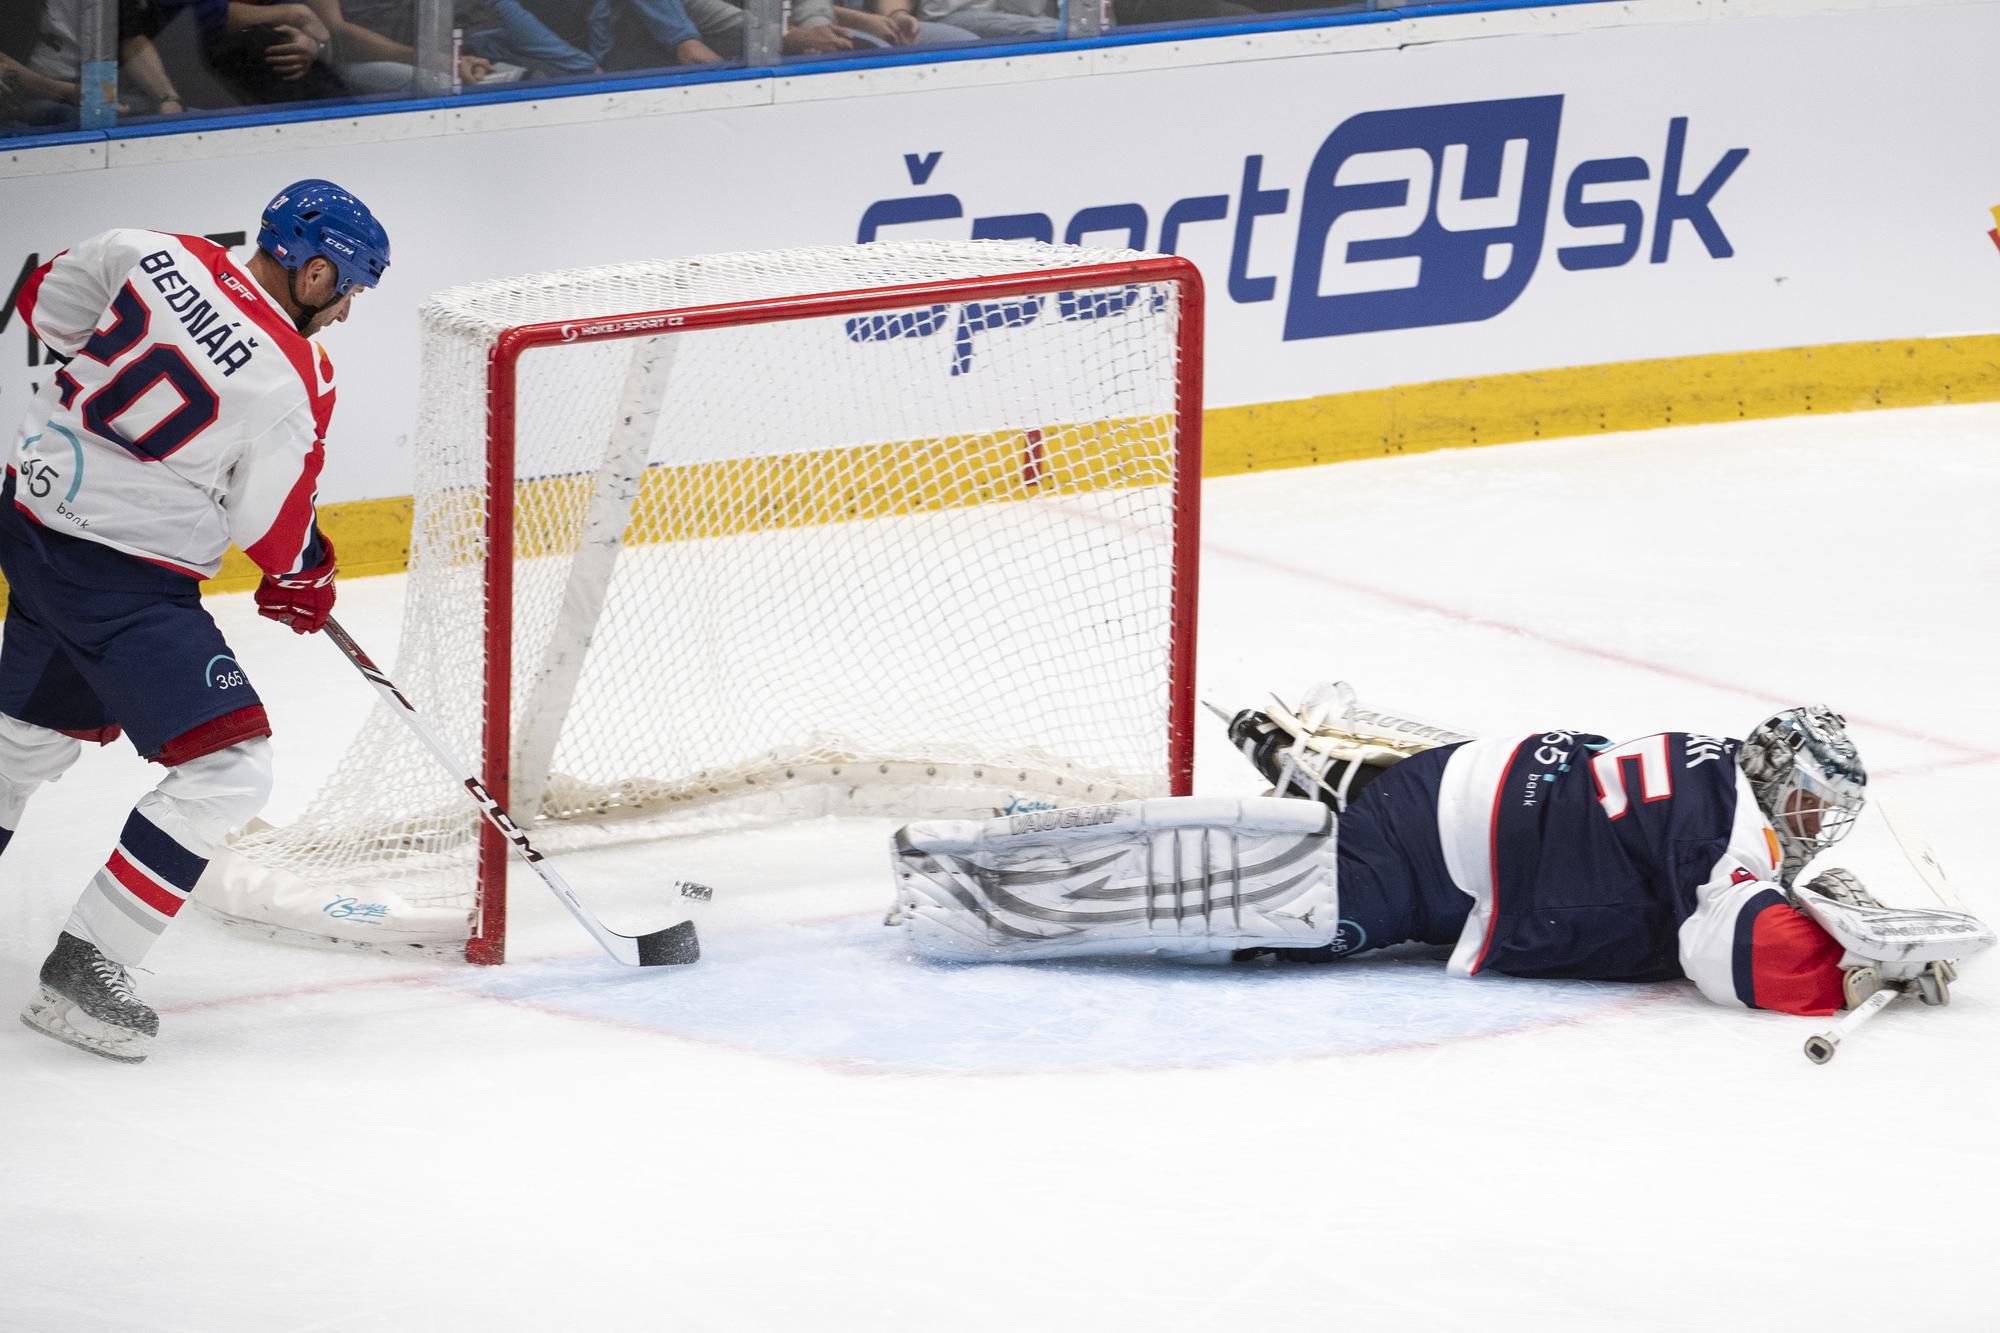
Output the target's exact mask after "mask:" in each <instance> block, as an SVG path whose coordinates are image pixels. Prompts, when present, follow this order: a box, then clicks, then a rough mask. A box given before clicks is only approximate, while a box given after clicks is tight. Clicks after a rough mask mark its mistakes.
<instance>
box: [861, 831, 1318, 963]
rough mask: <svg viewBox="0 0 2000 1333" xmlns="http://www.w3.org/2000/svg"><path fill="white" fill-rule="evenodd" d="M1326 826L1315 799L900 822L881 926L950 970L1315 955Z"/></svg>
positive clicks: (892, 850) (893, 846)
mask: <svg viewBox="0 0 2000 1333" xmlns="http://www.w3.org/2000/svg"><path fill="white" fill-rule="evenodd" d="M1335 828H1336V825H1335V820H1334V815H1333V812H1332V811H1331V810H1329V809H1327V808H1326V807H1325V806H1323V805H1321V804H1319V803H1318V802H1316V801H1297V800H1274V799H1268V798H1264V797H1248V798H1240V799H1239V798H1221V797H1202V796H1167V797H1158V798H1155V799H1153V800H1147V801H1124V802H1120V803H1118V804H1115V805H1091V806H1079V807H1075V808H1072V809H1067V810H1049V811H1037V812H1035V813H1032V814H1023V815H1008V816H1003V817H1001V818H999V819H986V820H936V821H930V822H925V823H920V824H911V825H909V826H908V827H906V828H903V829H901V830H899V831H898V832H897V833H896V835H895V837H894V838H893V839H892V841H891V859H892V861H893V869H894V874H895V877H896V906H897V911H896V914H895V919H897V920H899V921H900V922H901V923H902V924H903V926H904V928H905V930H906V931H907V932H908V937H909V940H910V943H911V946H912V947H913V948H914V949H915V950H916V951H917V952H918V953H920V954H922V955H924V956H925V957H928V958H936V959H943V960H950V961H957V962H986V961H1025V960H1029V959H1036V958H1074V957H1087V956H1092V955H1108V954H1143V953H1157V954H1160V955H1163V956H1169V957H1178V958H1185V959H1188V960H1190V961H1212V960H1214V959H1215V958H1217V957H1219V956H1226V955H1227V953H1228V952H1229V951H1230V950H1232V949H1240V948H1248V947H1251V946H1253V945H1263V946H1279V947H1284V948H1313V947H1316V946H1318V945H1322V944H1326V943H1329V942H1330V941H1331V940H1332V939H1333V937H1334V935H1335V934H1336V932H1337V931H1338V930H1339V928H1340V913H1339V911H1338V910H1337V907H1338V896H1337V890H1336V885H1335V859H1334V858H1335V850H1336V848H1335V843H1336V837H1335Z"/></svg>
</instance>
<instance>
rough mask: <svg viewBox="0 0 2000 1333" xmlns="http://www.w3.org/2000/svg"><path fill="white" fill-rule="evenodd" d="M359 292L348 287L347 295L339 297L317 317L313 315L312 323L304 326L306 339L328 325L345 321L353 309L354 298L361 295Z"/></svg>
mask: <svg viewBox="0 0 2000 1333" xmlns="http://www.w3.org/2000/svg"><path fill="white" fill-rule="evenodd" d="M361 292H362V288H359V287H350V288H348V290H347V295H345V296H343V297H341V298H340V299H339V300H338V301H335V302H334V303H333V304H332V305H330V306H328V307H327V308H326V309H324V310H322V311H320V312H319V313H318V314H317V315H314V316H313V317H312V322H311V323H309V324H307V325H306V337H308V338H310V337H312V336H313V335H314V334H315V333H318V332H319V331H320V330H321V329H323V328H326V327H327V326H328V325H330V324H338V323H340V322H341V321H342V320H344V319H346V318H347V316H348V314H349V312H350V311H352V310H353V309H354V298H355V297H357V296H359V295H361Z"/></svg>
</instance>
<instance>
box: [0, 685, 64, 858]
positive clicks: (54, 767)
mask: <svg viewBox="0 0 2000 1333" xmlns="http://www.w3.org/2000/svg"><path fill="white" fill-rule="evenodd" d="M82 752H83V743H82V742H81V741H79V740H77V739H76V738H75V737H74V736H65V735H63V734H62V733H61V732H60V731H50V730H49V729H48V728H47V727H38V726H36V725H35V724H34V723H32V722H23V721H21V719H19V718H17V717H8V716H7V715H6V714H4V713H0V828H4V829H17V828H19V827H21V815H22V812H23V811H25V810H26V809H27V806H28V798H29V797H30V796H33V795H34V794H35V789H36V788H37V787H39V786H41V785H42V784H43V783H44V782H54V781H55V780H56V779H57V778H59V777H61V776H62V775H63V774H64V773H67V772H68V771H69V766H70V765H71V764H73V763H75V762H76V757H77V756H78V755H79V754H81V753H82Z"/></svg>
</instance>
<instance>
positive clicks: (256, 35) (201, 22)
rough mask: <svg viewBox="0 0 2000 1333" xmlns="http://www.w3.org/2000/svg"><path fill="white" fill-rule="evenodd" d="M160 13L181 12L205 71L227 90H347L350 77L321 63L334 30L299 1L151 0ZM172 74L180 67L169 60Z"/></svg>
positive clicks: (249, 93)
mask: <svg viewBox="0 0 2000 1333" xmlns="http://www.w3.org/2000/svg"><path fill="white" fill-rule="evenodd" d="M152 4H153V7H154V9H155V10H156V11H158V13H159V16H160V20H161V22H162V23H165V24H172V23H174V22H175V21H176V20H179V19H181V17H182V16H183V15H186V16H187V17H186V20H185V21H186V22H188V23H191V24H192V25H193V26H194V28H195V30H196V44H197V45H198V47H199V49H200V52H201V56H200V59H201V62H202V64H203V66H204V67H205V69H206V72H207V73H208V74H210V75H212V76H213V77H214V80H215V82H216V83H217V84H218V85H219V86H220V88H221V89H222V90H223V91H224V92H225V93H226V95H228V96H230V97H233V98H235V99H236V100H238V101H239V102H242V103H246V104H249V105H252V106H262V105H267V104H273V103H286V102H312V101H321V100H324V99H326V98H332V97H346V96H347V95H348V88H347V85H346V84H345V83H344V82H342V80H341V78H340V76H339V75H338V74H336V73H334V72H333V70H332V69H331V68H330V67H329V66H327V65H326V64H324V63H322V62H323V61H324V60H328V59H330V58H331V57H332V54H333V52H332V45H333V35H332V34H331V33H330V32H329V31H328V30H327V27H326V24H325V23H323V22H321V21H320V19H319V17H318V16H317V15H316V14H314V13H313V12H312V10H311V9H309V8H307V7H306V6H305V5H302V4H285V3H265V0H152ZM168 68H169V69H170V71H171V72H172V73H173V75H174V77H175V78H177V79H178V78H181V77H182V76H183V73H184V70H183V68H182V67H181V66H179V65H176V64H175V63H174V62H173V61H171V60H170V61H169V63H168Z"/></svg>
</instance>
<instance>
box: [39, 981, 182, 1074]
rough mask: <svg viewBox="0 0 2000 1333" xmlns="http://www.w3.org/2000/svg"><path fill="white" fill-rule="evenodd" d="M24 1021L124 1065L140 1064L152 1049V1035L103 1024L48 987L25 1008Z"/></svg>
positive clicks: (48, 1033)
mask: <svg viewBox="0 0 2000 1333" xmlns="http://www.w3.org/2000/svg"><path fill="white" fill-rule="evenodd" d="M21 1021H22V1022H23V1023H25V1024H27V1025H28V1026H29V1027H31V1028H33V1029H34V1030H35V1031H37V1032H39V1033H41V1034H42V1035H44V1036H48V1037H54V1038H55V1039H56V1040H57V1041H59V1042H61V1043H63V1044H64V1045H65V1046H74V1047H76V1049H78V1050H79V1051H89V1052H90V1053H91V1054H92V1055H101V1056H103V1057H104V1058H105V1059H107V1060H116V1061H118V1063H120V1064H126V1065H136V1064H138V1063H139V1062H140V1061H142V1060H144V1059H145V1058H146V1056H147V1055H148V1054H149V1053H150V1052H151V1050H152V1044H153V1039H152V1038H151V1037H148V1036H146V1035H145V1034H144V1033H142V1032H133V1031H131V1030H129V1029H127V1028H119V1027H113V1026H111V1025H110V1024H109V1023H100V1022H98V1021H97V1020H96V1019H94V1018H92V1017H91V1016H90V1015H89V1014H86V1013H84V1012H83V1010H82V1009H80V1008H78V1007H77V1006H76V1005H75V1004H72V1003H71V1002H70V1001H68V1000H66V999H64V998H63V997H62V996H60V995H58V994H56V993H55V992H54V991H52V990H50V989H49V988H48V987H46V986H44V987H42V989H41V992H40V993H39V994H38V995H36V996H35V998H34V999H32V1000H30V1001H29V1002H28V1007H27V1008H26V1009H23V1010H22V1011H21Z"/></svg>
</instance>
